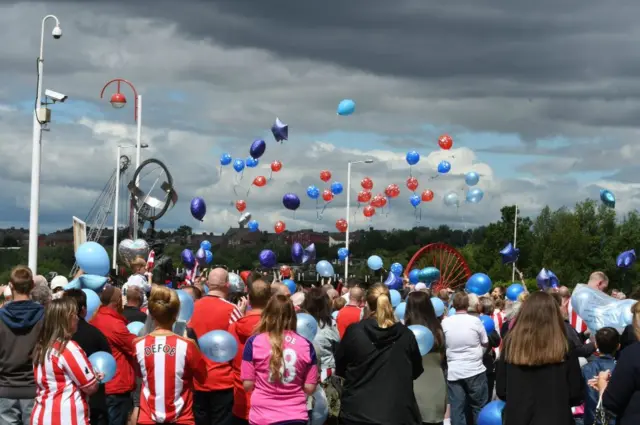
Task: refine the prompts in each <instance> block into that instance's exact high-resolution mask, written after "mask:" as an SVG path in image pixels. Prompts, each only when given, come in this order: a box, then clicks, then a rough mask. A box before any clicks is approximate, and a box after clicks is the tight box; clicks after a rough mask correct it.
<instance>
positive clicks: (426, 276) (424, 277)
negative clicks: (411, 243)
mask: <svg viewBox="0 0 640 425" xmlns="http://www.w3.org/2000/svg"><path fill="white" fill-rule="evenodd" d="M418 278H419V279H420V282H424V283H426V284H428V285H431V284H432V283H433V282H435V281H436V280H438V279H440V270H438V269H437V268H435V267H425V268H424V269H422V270H420V271H419V272H418Z"/></svg>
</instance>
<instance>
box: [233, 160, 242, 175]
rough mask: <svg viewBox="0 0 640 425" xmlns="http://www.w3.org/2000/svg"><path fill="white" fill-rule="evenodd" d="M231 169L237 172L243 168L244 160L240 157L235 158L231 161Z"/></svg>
mask: <svg viewBox="0 0 640 425" xmlns="http://www.w3.org/2000/svg"><path fill="white" fill-rule="evenodd" d="M233 169H234V170H236V171H237V172H238V173H239V172H240V171H242V170H244V161H243V160H241V159H236V160H235V161H233Z"/></svg>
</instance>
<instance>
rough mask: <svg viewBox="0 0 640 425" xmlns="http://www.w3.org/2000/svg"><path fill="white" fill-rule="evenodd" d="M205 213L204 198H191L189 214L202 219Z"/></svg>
mask: <svg viewBox="0 0 640 425" xmlns="http://www.w3.org/2000/svg"><path fill="white" fill-rule="evenodd" d="M206 214H207V204H206V203H205V202H204V199H202V198H200V197H196V198H193V199H192V200H191V215H192V216H193V218H195V219H196V220H199V221H202V219H203V218H204V216H205V215H206Z"/></svg>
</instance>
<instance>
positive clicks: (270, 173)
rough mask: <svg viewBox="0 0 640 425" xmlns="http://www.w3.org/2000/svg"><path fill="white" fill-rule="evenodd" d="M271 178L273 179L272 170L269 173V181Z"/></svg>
mask: <svg viewBox="0 0 640 425" xmlns="http://www.w3.org/2000/svg"><path fill="white" fill-rule="evenodd" d="M272 178H273V170H271V171H270V172H269V180H271V179H272Z"/></svg>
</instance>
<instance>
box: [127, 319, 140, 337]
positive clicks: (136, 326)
mask: <svg viewBox="0 0 640 425" xmlns="http://www.w3.org/2000/svg"><path fill="white" fill-rule="evenodd" d="M142 328H144V323H142V322H131V323H129V324H128V325H127V329H129V332H131V333H132V334H134V335H135V336H140V331H141V330H142Z"/></svg>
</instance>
